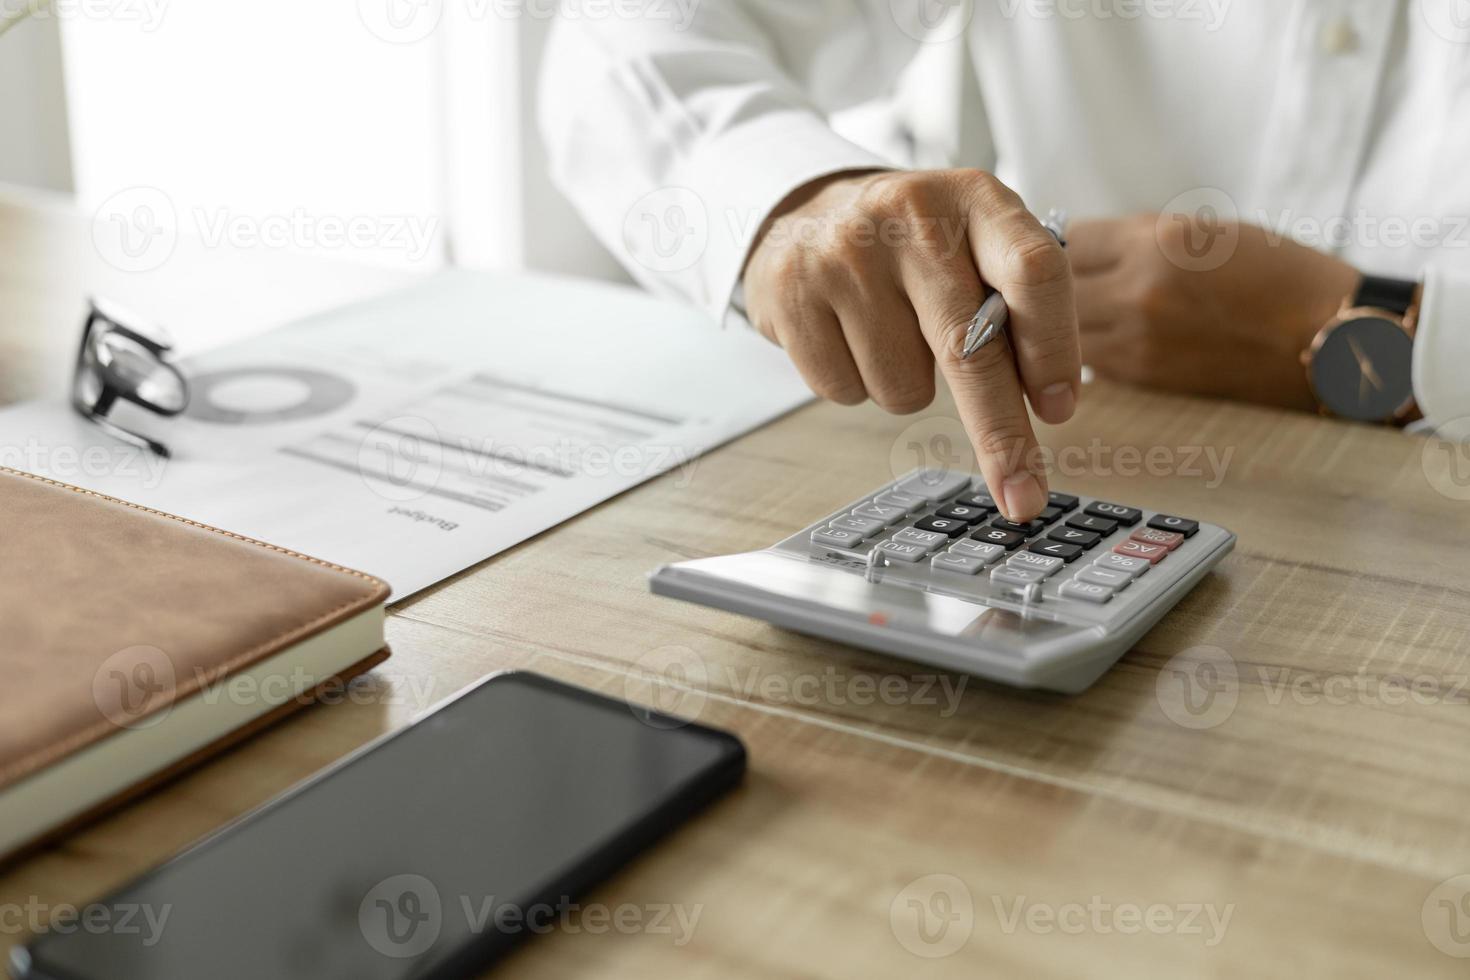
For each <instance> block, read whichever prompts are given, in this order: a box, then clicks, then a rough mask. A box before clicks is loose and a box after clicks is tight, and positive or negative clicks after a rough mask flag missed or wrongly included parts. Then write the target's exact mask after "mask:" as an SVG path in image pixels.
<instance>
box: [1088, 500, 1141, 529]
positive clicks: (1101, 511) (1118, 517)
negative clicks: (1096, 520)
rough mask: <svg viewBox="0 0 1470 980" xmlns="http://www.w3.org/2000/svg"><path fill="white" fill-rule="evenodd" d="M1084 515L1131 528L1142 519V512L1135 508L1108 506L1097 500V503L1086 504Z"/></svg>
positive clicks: (1116, 505) (1118, 505)
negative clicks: (1102, 518)
mask: <svg viewBox="0 0 1470 980" xmlns="http://www.w3.org/2000/svg"><path fill="white" fill-rule="evenodd" d="M1084 513H1088V514H1091V515H1092V516H1093V517H1105V518H1107V519H1108V520H1110V521H1117V522H1118V523H1119V524H1122V525H1124V526H1125V527H1132V526H1133V525H1135V524H1137V523H1138V522H1139V521H1140V520H1142V519H1143V511H1141V510H1139V509H1138V508H1137V507H1124V506H1123V505H1122V504H1108V503H1104V502H1102V501H1101V500H1099V501H1098V502H1097V503H1094V504H1088V505H1087V510H1086V511H1085V512H1084Z"/></svg>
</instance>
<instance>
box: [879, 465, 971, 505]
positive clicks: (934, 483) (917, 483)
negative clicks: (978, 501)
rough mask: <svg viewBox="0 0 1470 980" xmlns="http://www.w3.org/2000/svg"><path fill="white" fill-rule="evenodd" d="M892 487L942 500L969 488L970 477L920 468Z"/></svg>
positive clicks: (925, 497)
mask: <svg viewBox="0 0 1470 980" xmlns="http://www.w3.org/2000/svg"><path fill="white" fill-rule="evenodd" d="M894 489H895V490H901V491H903V492H904V493H911V494H914V495H915V496H919V497H923V498H924V499H925V500H931V501H932V500H943V499H944V498H946V497H953V496H954V495H955V494H957V493H959V492H960V491H961V490H968V489H970V477H969V476H968V475H966V474H964V473H952V472H950V471H949V470H920V471H919V472H917V473H915V474H914V475H913V476H910V477H908V478H906V479H904V480H903V481H902V482H900V483H899V484H898V486H896V487H894Z"/></svg>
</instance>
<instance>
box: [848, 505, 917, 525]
mask: <svg viewBox="0 0 1470 980" xmlns="http://www.w3.org/2000/svg"><path fill="white" fill-rule="evenodd" d="M852 516H853V517H869V518H872V519H873V520H875V521H882V522H883V523H884V524H892V523H893V522H894V521H901V520H903V519H904V518H905V517H907V516H909V512H908V511H906V510H904V509H903V508H902V507H890V506H888V505H887V504H863V505H862V506H860V507H854V508H853V509H852Z"/></svg>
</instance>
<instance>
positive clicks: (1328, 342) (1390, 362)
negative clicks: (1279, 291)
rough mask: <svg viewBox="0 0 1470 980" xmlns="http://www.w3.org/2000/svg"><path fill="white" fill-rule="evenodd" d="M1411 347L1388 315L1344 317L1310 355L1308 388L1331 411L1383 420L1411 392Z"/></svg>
mask: <svg viewBox="0 0 1470 980" xmlns="http://www.w3.org/2000/svg"><path fill="white" fill-rule="evenodd" d="M1413 350H1414V341H1413V339H1412V338H1411V337H1410V336H1409V335H1408V334H1407V333H1406V332H1405V331H1404V329H1403V328H1402V327H1400V326H1399V325H1398V324H1396V323H1394V322H1392V321H1391V320H1384V319H1381V318H1379V317H1360V318H1359V319H1356V320H1346V321H1344V322H1343V323H1341V324H1339V325H1338V326H1337V327H1335V328H1334V329H1332V330H1330V331H1328V333H1327V335H1326V336H1325V337H1323V339H1322V344H1321V346H1320V347H1319V348H1318V349H1317V352H1316V353H1315V354H1314V355H1313V357H1312V366H1311V378H1312V388H1313V389H1314V390H1315V391H1316V392H1317V397H1318V398H1319V399H1320V400H1321V402H1322V404H1323V405H1325V406H1327V409H1328V410H1329V411H1330V412H1332V414H1334V415H1340V416H1342V417H1343V418H1349V419H1357V420H1358V421H1360V422H1384V421H1387V420H1389V419H1391V418H1393V416H1394V413H1396V412H1397V411H1398V410H1399V409H1401V408H1403V407H1404V405H1406V404H1407V403H1408V401H1409V399H1410V398H1411V397H1412V396H1413V394H1414V381H1413V378H1414V371H1413Z"/></svg>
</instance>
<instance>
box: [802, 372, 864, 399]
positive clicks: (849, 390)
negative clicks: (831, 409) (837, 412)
mask: <svg viewBox="0 0 1470 980" xmlns="http://www.w3.org/2000/svg"><path fill="white" fill-rule="evenodd" d="M811 389H812V392H813V393H814V394H816V396H817V397H818V398H822V399H825V400H826V401H829V402H836V403H837V404H839V405H861V404H862V403H863V402H865V401H867V400H868V393H867V391H865V390H864V389H863V386H862V384H861V383H860V382H858V381H856V380H853V379H851V378H837V377H833V376H830V375H827V376H822V377H818V378H813V379H812V381H811Z"/></svg>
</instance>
